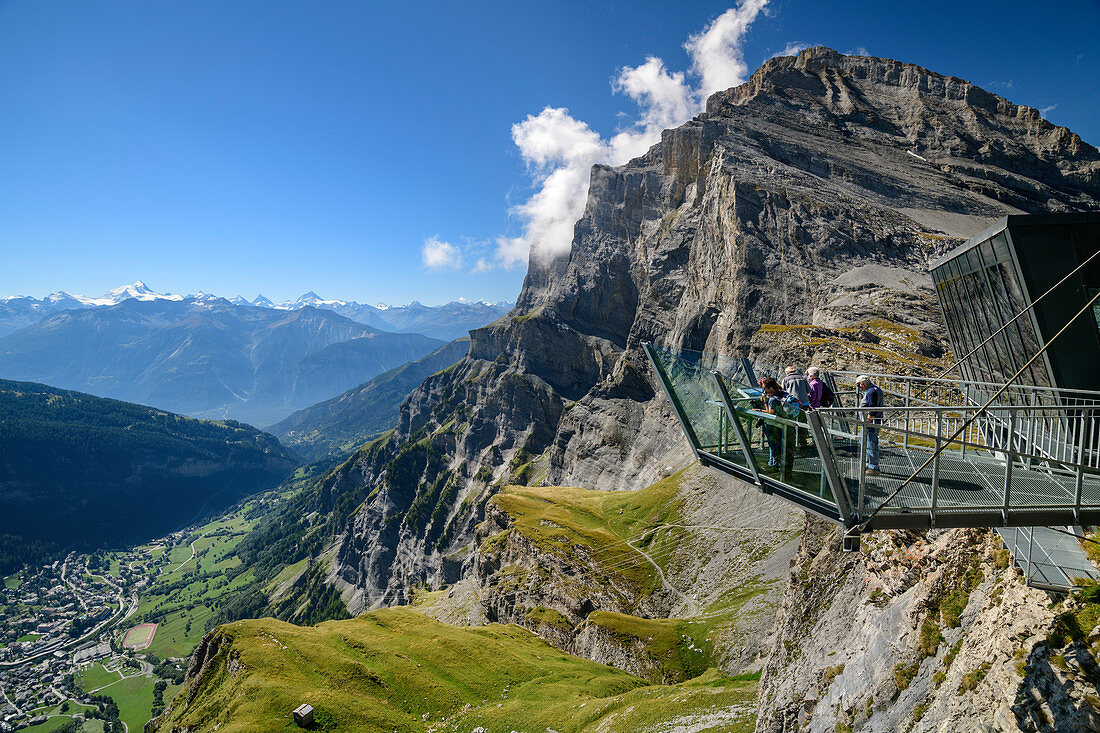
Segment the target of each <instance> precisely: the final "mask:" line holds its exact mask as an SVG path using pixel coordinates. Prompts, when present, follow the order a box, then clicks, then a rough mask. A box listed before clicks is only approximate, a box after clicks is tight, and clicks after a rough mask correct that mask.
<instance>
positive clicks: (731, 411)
mask: <svg viewBox="0 0 1100 733" xmlns="http://www.w3.org/2000/svg"><path fill="white" fill-rule="evenodd" d="M711 376H713V377H714V384H715V385H716V386H717V387H718V394H719V395H721V397H722V404H723V405H724V406H725V408H726V415H728V416H729V419H730V423H731V425H732V427H733V429H734V430H735V431H736V432H737V439H738V440H739V441H740V442H741V451H742V452H743V453H744V454H745V461H746V462H747V463H748V464H749V470H750V471H752V475H753V476H754V477H755V479H756V485H757V486H758V487H760V490H761V491H764V492H766V493H770V492H768V489H767V488H766V487H765V486H764V482H763V481H761V480H760V472H759V471H757V470H756V459H755V457H754V456H753V454H752V444H751V443H749V436H748V435H746V434H745V428H744V426H743V425H742V424H741V421H740V420H738V419H737V409H736V408H735V407H734V406H733V400H731V399H730V393H729V390H727V389H726V383H725V382H723V381H722V377H721V375H719V374H718V372H711Z"/></svg>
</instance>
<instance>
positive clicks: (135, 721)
mask: <svg viewBox="0 0 1100 733" xmlns="http://www.w3.org/2000/svg"><path fill="white" fill-rule="evenodd" d="M246 509H247V507H246V508H242V509H241V510H240V511H239V512H238V513H236V514H231V515H229V516H226V517H222V518H220V519H218V520H216V521H214V522H211V523H209V524H207V525H204V526H200V527H197V528H190V529H188V530H183V531H180V532H176V533H174V534H171V535H169V536H167V537H164V538H162V539H159V540H157V541H154V542H151V543H149V544H146V545H142V546H139V547H136V548H133V549H130V550H127V551H117V552H108V551H98V552H95V553H93V554H77V553H70V554H68V555H67V556H66V557H64V558H62V559H58V560H55V561H53V562H51V563H49V564H46V565H43V566H41V567H25V568H23V569H22V570H21V571H19V572H17V573H15V574H13V575H10V576H8V577H6V578H4V579H3V585H2V586H0V621H2V622H0V732H2V731H16V730H26V731H33V732H34V733H49V732H50V731H95V733H112V732H113V731H125V732H126V733H137V731H140V730H142V728H143V726H144V724H145V722H146V721H148V720H149V719H150V718H152V717H154V716H155V715H157V714H159V713H160V711H161V710H163V708H164V707H165V706H166V705H168V704H169V703H170V702H171V699H172V696H173V695H174V694H175V692H176V691H177V690H178V689H179V687H180V685H181V683H182V682H183V677H184V672H185V670H186V665H187V657H188V656H189V655H190V653H191V651H192V650H193V649H194V647H195V645H196V644H197V643H198V641H199V640H200V639H201V638H202V636H203V634H204V633H205V631H206V626H207V621H208V620H209V619H210V618H211V617H212V616H213V613H214V609H215V608H216V606H217V604H218V602H219V599H220V598H221V597H222V596H224V595H225V594H227V593H230V592H232V591H233V590H234V589H235V588H237V587H239V586H240V585H241V584H242V583H243V582H245V581H247V578H246V577H244V576H245V574H243V573H240V571H239V570H236V568H237V567H238V566H239V565H240V560H239V559H238V558H237V557H236V556H235V555H234V554H233V553H234V548H235V547H236V544H237V543H238V542H239V541H240V539H241V538H242V537H243V536H244V534H245V533H246V532H247V530H248V529H249V528H250V527H251V526H252V524H253V521H252V520H250V519H246V518H245V515H246V514H248V512H247V511H246Z"/></svg>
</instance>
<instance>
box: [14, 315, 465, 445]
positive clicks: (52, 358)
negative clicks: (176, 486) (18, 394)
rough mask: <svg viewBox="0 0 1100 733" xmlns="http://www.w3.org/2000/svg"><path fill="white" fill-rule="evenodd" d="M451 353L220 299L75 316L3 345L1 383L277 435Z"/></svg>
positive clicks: (339, 322) (340, 321)
mask: <svg viewBox="0 0 1100 733" xmlns="http://www.w3.org/2000/svg"><path fill="white" fill-rule="evenodd" d="M444 343H445V342H444V341H442V340H441V339H434V338H430V337H428V336H424V335H422V334H418V333H388V332H384V331H380V330H378V329H375V328H372V327H370V326H367V325H364V324H362V323H357V322H355V321H352V320H351V319H349V318H346V317H344V316H341V315H338V314H336V313H333V312H331V311H328V310H320V309H317V308H313V307H310V306H306V307H303V308H300V309H297V310H285V311H284V310H274V309H270V308H260V307H256V306H241V305H233V304H232V303H230V302H229V301H227V300H225V299H223V298H217V297H214V296H200V297H190V298H186V299H183V300H173V299H169V298H143V299H138V298H127V299H124V300H122V301H121V302H119V303H118V304H116V305H111V306H104V307H93V308H83V309H69V310H64V311H61V312H59V313H55V314H53V315H50V316H47V317H46V318H45V320H42V321H40V322H39V323H36V324H35V325H32V326H29V327H27V328H24V329H22V330H20V331H17V332H16V333H13V334H9V335H8V336H5V337H3V338H0V376H3V377H4V378H9V379H18V380H23V381H32V382H42V383H45V384H50V385H53V386H55V387H60V388H63V389H75V390H80V391H82V392H88V393H90V394H95V395H98V396H100V397H110V398H114V399H120V400H126V401H128V402H136V403H140V404H143V405H152V406H155V407H158V408H161V409H165V410H171V411H172V412H178V413H181V414H185V415H189V416H192V417H201V418H227V417H228V418H233V419H236V420H241V421H243V422H248V423H252V424H258V425H267V424H270V423H274V422H277V421H278V420H281V419H283V418H284V417H287V416H288V415H290V414H291V413H292V412H294V411H295V410H299V409H301V408H303V407H308V406H309V405H312V404H314V403H316V402H320V401H322V400H325V399H328V398H330V397H333V396H335V395H338V394H340V393H341V392H344V391H345V390H347V389H350V388H351V387H354V386H355V385H358V384H361V383H363V382H364V381H366V380H368V379H370V378H371V377H373V376H375V375H377V374H381V373H382V372H384V371H386V370H388V369H392V368H394V367H396V366H400V365H401V364H404V363H406V362H409V361H415V360H417V359H419V358H421V357H423V356H425V355H427V354H429V353H431V352H432V351H434V350H435V349H437V348H439V347H440V346H442V345H443V344H444Z"/></svg>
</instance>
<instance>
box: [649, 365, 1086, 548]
mask: <svg viewBox="0 0 1100 733" xmlns="http://www.w3.org/2000/svg"><path fill="white" fill-rule="evenodd" d="M646 352H647V354H648V355H649V357H650V360H651V363H652V365H653V368H654V370H655V372H656V373H657V375H658V377H659V379H660V381H661V384H662V386H663V388H664V390H665V392H666V394H667V396H668V397H669V401H670V403H671V404H672V406H673V408H674V411H675V412H676V414H677V417H678V418H679V419H680V422H681V425H682V426H683V428H684V433H685V436H686V437H687V438H688V441H689V443H690V444H691V445H692V449H693V451H694V452H695V454H696V456H697V457H698V458H699V459H700V460H701V461H703V462H705V463H710V464H712V465H716V466H718V467H720V468H722V469H724V470H727V471H728V472H730V473H734V474H736V475H738V476H741V477H742V478H745V479H746V480H749V481H753V482H754V483H756V484H757V485H758V486H760V488H761V489H762V490H764V491H768V492H771V493H776V494H778V495H780V496H783V497H784V498H787V499H789V500H792V501H794V502H796V503H798V504H800V505H802V506H803V507H804V508H807V509H809V510H811V511H814V512H816V513H818V514H820V515H821V516H825V517H827V518H829V519H832V520H834V521H838V522H840V523H843V524H845V525H847V526H849V527H853V526H856V525H858V524H860V523H861V522H864V521H865V520H867V519H868V518H872V519H873V521H872V523H871V524H870V525H869V526H868V527H866V529H875V528H885V527H914V528H920V527H932V526H1001V527H1004V526H1030V525H1034V524H1048V525H1050V524H1069V523H1073V524H1080V523H1081V522H1082V521H1083V520H1085V519H1087V520H1090V521H1097V522H1100V393H1083V392H1081V391H1074V392H1069V391H1066V390H1052V389H1048V388H1028V387H1021V388H1020V389H1019V390H1017V391H1015V392H1013V393H1012V394H1011V395H1009V397H1010V399H1011V400H1013V401H1015V400H1016V398H1017V397H1019V396H1021V395H1023V396H1026V397H1027V398H1028V403H1027V404H1004V405H995V406H990V407H989V408H987V409H985V410H981V409H980V408H979V406H978V405H977V404H975V403H976V401H977V399H979V397H976V396H975V392H976V391H984V388H986V387H988V385H960V384H959V383H958V382H952V381H950V380H942V379H941V380H935V379H927V378H921V377H910V376H903V375H870V376H872V379H873V381H875V382H876V383H878V384H879V386H880V387H881V388H883V390H884V393H885V399H884V405H883V406H882V407H875V408H863V407H852V406H841V407H832V408H822V409H819V410H814V411H809V412H798V411H794V412H792V413H791V414H787V415H782V414H780V415H775V414H770V413H768V412H765V411H764V410H762V409H761V408H762V405H761V402H760V397H759V389H758V388H757V387H756V385H755V384H747V383H746V382H745V381H743V380H745V376H744V375H745V374H752V373H753V372H754V371H756V373H761V372H762V371H763V370H759V369H755V370H754V368H753V366H752V365H748V367H747V368H746V367H745V366H744V365H741V364H740V363H739V362H740V360H734V359H724V360H723V359H721V358H717V357H712V356H706V355H703V354H699V353H698V352H685V351H672V350H668V349H662V348H660V347H655V346H652V345H647V346H646ZM723 367H724V368H723ZM832 378H833V382H834V384H835V385H836V388H837V391H838V395H839V396H840V397H841V404H847V405H852V404H856V400H854V399H852V398H853V397H854V396H855V395H854V394H853V393H852V389H851V387H853V386H854V385H853V381H854V378H855V375H854V374H851V373H847V372H834V373H833V374H832ZM872 413H874V415H872ZM879 413H881V416H879ZM968 422H969V423H970V424H969V425H968V426H967V428H966V430H965V431H964V432H962V433H961V434H960V435H958V436H956V437H951V436H954V433H955V432H956V431H957V430H958V429H959V428H961V427H962V426H963V425H966V424H967V423H968ZM930 453H935V457H934V459H933V460H932V461H931V462H930V463H929V465H928V466H926V467H925V468H924V469H923V470H921V471H920V472H919V475H916V476H913V475H912V474H913V473H914V472H915V471H916V469H917V467H918V466H920V465H921V464H922V463H923V462H924V461H925V460H926V459H927V458H928V456H929V454H930ZM876 454H877V455H876ZM868 465H871V466H874V467H875V468H876V469H877V470H876V471H868V470H867V467H868ZM907 479H911V480H910V481H909V483H907V484H904V486H903V483H904V482H905V481H906V480H907Z"/></svg>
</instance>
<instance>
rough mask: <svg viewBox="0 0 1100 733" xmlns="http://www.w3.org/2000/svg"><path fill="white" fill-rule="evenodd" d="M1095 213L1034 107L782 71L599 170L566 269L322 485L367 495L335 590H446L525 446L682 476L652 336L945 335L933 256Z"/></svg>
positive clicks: (895, 81)
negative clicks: (808, 328)
mask: <svg viewBox="0 0 1100 733" xmlns="http://www.w3.org/2000/svg"><path fill="white" fill-rule="evenodd" d="M1098 200H1100V153H1098V152H1097V150H1096V149H1095V148H1093V147H1092V146H1090V145H1088V144H1086V143H1084V142H1083V141H1081V139H1080V138H1079V137H1077V136H1076V135H1074V134H1073V133H1072V132H1070V131H1069V130H1067V129H1065V128H1060V127H1055V126H1054V125H1051V124H1050V123H1048V122H1046V121H1044V120H1043V119H1042V118H1041V116H1040V115H1039V113H1038V112H1037V111H1035V110H1034V109H1031V108H1028V107H1020V106H1017V105H1014V104H1012V103H1010V102H1008V101H1007V100H1004V99H1001V98H999V97H997V96H995V95H992V94H990V93H988V92H985V91H983V90H981V89H979V88H978V87H975V86H974V85H972V84H970V83H969V82H966V81H963V80H961V79H956V78H953V77H944V76H940V75H938V74H935V73H933V72H930V71H928V70H926V69H922V68H920V67H917V66H913V65H910V64H904V63H900V62H896V61H889V60H885V59H875V58H865V57H852V56H843V55H841V54H838V53H836V52H834V51H831V50H828V49H823V48H816V49H809V50H807V51H804V52H802V53H801V54H799V56H798V57H796V58H792V57H782V58H776V59H772V60H770V61H768V62H767V63H766V64H765V65H764V66H762V67H761V68H760V69H759V70H758V71H757V72H756V73H755V74H753V76H752V78H751V79H750V80H749V82H748V83H746V84H744V85H742V86H740V87H737V88H734V89H731V90H728V91H726V92H722V93H719V94H716V95H714V96H713V97H711V99H710V100H709V102H708V104H707V111H706V113H705V114H702V115H700V116H699V117H697V118H696V119H695V120H693V121H691V122H689V123H687V124H686V125H684V126H682V127H680V128H677V129H673V130H668V131H666V132H665V133H664V135H663V138H662V140H661V143H660V144H659V145H656V146H654V147H653V148H652V149H651V150H650V151H649V152H648V153H647V154H646V155H645V156H642V157H641V158H638V159H636V160H633V161H631V162H630V163H628V164H626V165H624V166H622V167H619V168H610V167H605V166H596V167H594V168H593V171H592V179H591V188H590V192H589V199H588V204H587V207H586V210H585V213H584V216H583V217H582V218H581V220H580V221H578V223H577V225H576V228H575V236H574V241H573V246H572V250H571V252H570V254H569V256H568V257H566V258H561V259H557V260H553V261H542V260H540V259H539V258H538V257H537V256H536V257H533V258H532V260H531V264H530V269H529V272H528V275H527V278H526V281H525V283H524V287H523V291H522V293H521V294H520V296H519V298H518V301H517V304H516V307H515V309H514V310H513V312H512V314H511V316H510V317H507V318H504V319H501V320H500V321H497V322H496V323H494V324H492V325H491V326H488V327H486V328H483V329H479V330H476V331H474V332H473V333H472V337H473V341H472V344H471V348H470V354H469V356H468V357H467V358H466V359H464V360H462V361H461V362H459V363H458V364H457V365H455V366H454V367H452V368H451V369H448V370H447V371H445V372H443V373H441V374H437V375H434V376H432V377H430V378H429V379H427V380H426V381H425V382H424V383H423V385H421V387H420V388H419V389H418V390H416V391H415V392H414V393H413V394H412V395H411V396H410V397H409V399H408V401H407V402H406V404H405V405H404V406H403V409H402V412H401V417H400V421H399V424H398V426H397V429H396V431H395V432H394V433H393V434H392V436H390V437H389V438H388V439H387V441H386V443H385V445H384V446H375V447H374V448H372V450H371V451H370V453H369V455H368V453H366V452H364V453H361V454H359V455H358V456H356V457H353V459H352V461H351V462H350V463H349V464H348V465H347V466H346V467H345V468H344V470H342V471H340V472H339V473H338V474H336V475H333V476H330V477H329V478H328V479H327V481H326V483H325V485H324V486H323V487H321V488H319V490H318V492H317V495H318V503H317V508H318V509H319V510H321V512H322V514H323V512H324V509H325V505H326V502H329V501H332V499H331V498H329V499H325V498H324V497H335V496H339V495H340V494H341V493H345V492H349V491H355V492H357V493H362V495H363V496H366V495H367V494H370V498H369V499H367V501H366V502H365V503H364V504H363V505H362V506H361V507H360V508H359V510H358V511H357V512H355V514H354V515H353V516H351V517H349V519H348V521H347V522H346V523H344V524H343V525H341V526H339V527H337V528H336V531H335V532H334V533H333V534H332V535H331V537H330V538H329V540H327V551H328V557H329V558H330V559H331V568H332V570H331V574H330V576H329V582H331V583H334V584H336V585H337V586H338V587H339V588H341V589H342V592H343V593H344V596H345V600H346V601H347V603H348V606H349V609H350V610H352V611H353V612H355V611H360V610H363V609H366V608H370V607H376V606H379V605H383V604H385V603H388V602H390V601H392V600H394V599H396V598H398V597H400V595H401V594H402V593H403V592H404V590H405V589H406V588H407V587H409V586H419V585H422V584H429V585H434V584H437V583H441V582H445V581H449V580H454V579H455V578H457V577H458V576H459V575H460V574H461V571H462V567H463V563H464V562H465V561H466V560H467V558H468V557H469V548H470V540H471V538H472V536H473V528H474V526H475V525H476V524H477V523H478V522H479V521H480V520H481V518H482V516H483V511H482V507H483V505H484V501H485V499H486V498H487V497H488V496H489V495H490V494H492V493H493V492H494V491H495V490H496V488H495V487H496V486H498V485H499V484H500V483H501V482H503V481H505V480H509V479H510V478H512V477H514V475H516V474H521V473H522V471H523V467H524V466H525V465H526V464H527V463H528V462H529V461H530V460H531V459H532V458H535V457H536V456H543V457H544V460H545V461H546V466H547V477H546V481H547V482H548V483H554V484H564V485H576V486H585V487H593V488H604V489H624V488H638V487H641V486H645V485H648V484H649V483H652V482H653V481H654V480H655V479H656V478H657V477H658V475H657V472H658V470H659V468H660V467H663V466H665V465H672V466H674V467H679V466H680V465H682V464H684V463H685V462H686V461H687V453H686V450H685V448H684V446H683V442H682V439H681V438H680V436H679V435H678V433H677V431H676V430H675V429H674V428H673V420H672V419H671V415H670V413H669V411H668V409H667V407H666V406H665V405H664V401H663V399H654V391H653V387H652V386H651V383H650V378H649V375H648V367H647V365H646V363H645V360H644V357H643V356H642V355H641V353H640V350H639V345H640V344H641V343H642V342H644V341H647V340H652V341H654V342H658V343H662V344H666V345H668V346H672V347H685V348H692V349H707V350H711V351H717V352H724V353H731V354H747V353H748V351H749V348H750V345H751V342H752V338H753V335H754V334H755V333H756V332H757V331H758V330H759V328H760V326H761V325H763V324H813V325H816V326H819V327H821V328H824V329H830V328H832V329H835V328H837V327H843V326H856V325H859V324H866V323H872V322H883V321H890V322H896V323H899V324H900V325H902V326H904V327H906V328H909V329H911V331H912V332H913V334H914V337H915V338H916V339H917V340H920V339H925V340H926V341H928V342H929V343H930V344H931V345H932V346H934V345H935V344H936V343H938V341H939V339H940V338H941V336H942V333H941V332H942V328H941V327H940V326H939V325H938V323H937V321H938V314H937V310H938V309H937V307H936V306H935V304H934V300H933V298H932V294H931V290H930V286H929V282H928V278H927V275H926V268H927V263H928V261H929V260H930V259H931V258H934V257H936V256H938V255H939V254H941V253H942V252H944V251H945V250H946V249H948V248H949V247H951V246H954V245H956V244H958V243H959V242H960V241H961V238H962V237H964V236H966V235H969V234H972V233H975V232H977V231H980V230H981V229H982V228H984V226H985V225H987V224H988V223H989V222H990V221H991V220H993V219H995V218H997V217H999V216H1002V215H1004V214H1007V213H1013V212H1043V211H1069V210H1086V209H1095V208H1098V207H1100V203H1098ZM773 346H775V347H776V348H779V347H782V346H783V344H782V339H780V342H779V343H777V344H773ZM804 356H805V357H809V356H810V354H805V355H804ZM841 357H842V358H843V354H842V355H841ZM849 360H850V363H852V365H853V366H857V367H858V366H859V365H860V364H859V356H858V354H852V355H851V356H850V357H849ZM357 487H364V489H358V488H357ZM319 516H321V515H319ZM318 521H320V520H318ZM303 531H305V530H303Z"/></svg>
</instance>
